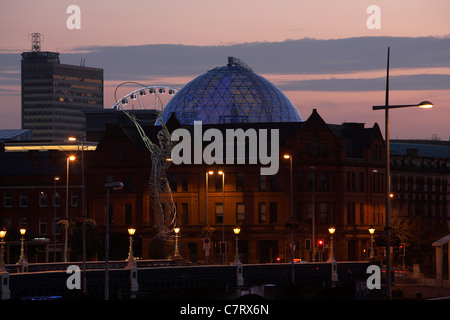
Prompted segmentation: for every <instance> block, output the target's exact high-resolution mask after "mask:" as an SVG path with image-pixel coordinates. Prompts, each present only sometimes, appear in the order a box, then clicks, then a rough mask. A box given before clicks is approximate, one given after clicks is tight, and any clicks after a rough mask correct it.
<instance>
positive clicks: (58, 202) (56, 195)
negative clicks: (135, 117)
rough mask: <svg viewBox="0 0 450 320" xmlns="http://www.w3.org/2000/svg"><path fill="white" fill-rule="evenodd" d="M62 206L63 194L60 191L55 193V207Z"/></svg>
mask: <svg viewBox="0 0 450 320" xmlns="http://www.w3.org/2000/svg"><path fill="white" fill-rule="evenodd" d="M59 207H61V196H60V195H59V193H58V192H56V193H55V194H54V195H53V208H59Z"/></svg>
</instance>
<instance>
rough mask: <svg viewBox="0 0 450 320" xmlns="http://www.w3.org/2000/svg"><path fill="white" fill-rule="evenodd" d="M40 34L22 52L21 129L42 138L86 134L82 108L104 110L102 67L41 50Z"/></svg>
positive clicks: (34, 34) (33, 36) (57, 138)
mask: <svg viewBox="0 0 450 320" xmlns="http://www.w3.org/2000/svg"><path fill="white" fill-rule="evenodd" d="M40 36H41V35H40V34H38V33H37V34H36V33H33V34H32V50H31V51H30V52H23V53H22V62H21V67H22V129H31V130H32V132H33V140H41V141H42V140H47V141H49V140H51V141H62V140H64V139H66V138H67V137H68V136H82V135H85V116H84V113H83V111H90V110H101V109H103V69H101V68H91V67H85V66H82V65H80V66H76V65H68V64H62V63H60V60H59V53H58V52H49V51H41V46H40Z"/></svg>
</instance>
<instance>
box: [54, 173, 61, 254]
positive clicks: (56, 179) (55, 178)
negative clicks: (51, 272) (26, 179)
mask: <svg viewBox="0 0 450 320" xmlns="http://www.w3.org/2000/svg"><path fill="white" fill-rule="evenodd" d="M59 179H60V178H59V177H54V178H53V199H52V200H53V201H52V202H53V262H56V195H57V193H56V181H59ZM60 199H61V198H60Z"/></svg>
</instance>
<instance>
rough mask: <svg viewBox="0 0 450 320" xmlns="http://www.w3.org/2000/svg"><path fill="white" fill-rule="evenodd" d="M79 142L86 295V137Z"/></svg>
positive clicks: (72, 139) (84, 290) (84, 291)
mask: <svg viewBox="0 0 450 320" xmlns="http://www.w3.org/2000/svg"><path fill="white" fill-rule="evenodd" d="M80 138H81V139H80V140H79V141H80V142H81V200H82V211H83V219H82V221H83V225H82V229H83V231H82V238H83V240H82V242H83V244H82V246H83V293H84V294H86V191H85V183H84V141H85V139H86V136H81V137H80ZM68 139H69V141H72V142H74V141H78V139H77V138H76V137H69V138H68Z"/></svg>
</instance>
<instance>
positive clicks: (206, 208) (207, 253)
mask: <svg viewBox="0 0 450 320" xmlns="http://www.w3.org/2000/svg"><path fill="white" fill-rule="evenodd" d="M213 174H214V171H212V170H209V171H207V172H205V226H207V225H208V188H209V176H210V175H213ZM204 248H205V261H206V264H209V262H208V260H209V246H206V247H205V246H204Z"/></svg>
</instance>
